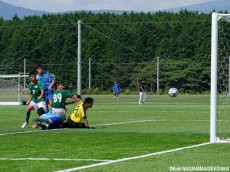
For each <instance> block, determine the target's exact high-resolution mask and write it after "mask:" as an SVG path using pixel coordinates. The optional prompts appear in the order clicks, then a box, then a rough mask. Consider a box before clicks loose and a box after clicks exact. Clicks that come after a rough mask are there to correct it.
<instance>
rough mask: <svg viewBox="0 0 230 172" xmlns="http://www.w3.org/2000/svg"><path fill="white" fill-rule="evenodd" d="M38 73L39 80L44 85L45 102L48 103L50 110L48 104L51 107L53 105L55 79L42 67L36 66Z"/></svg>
mask: <svg viewBox="0 0 230 172" xmlns="http://www.w3.org/2000/svg"><path fill="white" fill-rule="evenodd" d="M36 71H37V76H36V78H37V80H38V81H40V82H41V83H42V84H43V87H44V95H45V101H46V103H47V109H48V103H49V104H50V105H52V104H53V93H54V87H53V85H54V83H55V79H54V78H53V77H52V76H51V75H50V74H49V72H47V71H46V72H44V71H43V68H42V66H41V65H37V66H36Z"/></svg>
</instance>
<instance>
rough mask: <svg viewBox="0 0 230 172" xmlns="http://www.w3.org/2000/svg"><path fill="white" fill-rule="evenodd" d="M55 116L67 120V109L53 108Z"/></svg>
mask: <svg viewBox="0 0 230 172" xmlns="http://www.w3.org/2000/svg"><path fill="white" fill-rule="evenodd" d="M51 112H52V114H53V115H57V116H58V117H59V118H61V119H62V121H65V120H66V115H65V109H63V108H52V110H51Z"/></svg>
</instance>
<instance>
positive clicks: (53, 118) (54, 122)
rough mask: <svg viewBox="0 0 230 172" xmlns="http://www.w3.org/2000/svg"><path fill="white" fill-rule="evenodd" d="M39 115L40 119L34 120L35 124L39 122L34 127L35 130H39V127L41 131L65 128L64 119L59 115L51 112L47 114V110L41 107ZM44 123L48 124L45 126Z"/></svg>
mask: <svg viewBox="0 0 230 172" xmlns="http://www.w3.org/2000/svg"><path fill="white" fill-rule="evenodd" d="M37 113H38V116H39V118H34V119H33V121H34V122H37V123H36V124H34V125H33V128H37V127H38V126H40V127H41V129H43V130H46V129H55V128H62V127H63V121H62V119H61V118H60V117H58V116H57V115H54V114H52V113H51V111H49V112H48V113H46V112H45V110H44V109H43V108H42V107H41V108H39V109H38V110H37ZM42 122H45V123H46V124H43V123H42Z"/></svg>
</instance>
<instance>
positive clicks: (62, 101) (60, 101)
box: [52, 82, 81, 121]
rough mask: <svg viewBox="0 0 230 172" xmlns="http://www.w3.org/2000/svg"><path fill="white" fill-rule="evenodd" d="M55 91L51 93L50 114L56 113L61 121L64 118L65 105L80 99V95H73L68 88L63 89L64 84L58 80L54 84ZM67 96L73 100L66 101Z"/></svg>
mask: <svg viewBox="0 0 230 172" xmlns="http://www.w3.org/2000/svg"><path fill="white" fill-rule="evenodd" d="M54 88H55V92H54V94H53V105H52V114H54V115H58V116H59V117H60V118H61V119H62V120H63V121H65V120H66V115H65V112H66V109H65V105H67V104H73V103H76V102H79V101H80V100H81V96H80V95H77V96H76V95H73V94H72V93H71V92H70V91H69V90H63V88H64V86H63V85H62V84H61V83H60V82H56V83H55V84H54ZM67 98H72V99H73V100H74V101H71V102H68V103H66V99H67Z"/></svg>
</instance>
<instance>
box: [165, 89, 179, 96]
mask: <svg viewBox="0 0 230 172" xmlns="http://www.w3.org/2000/svg"><path fill="white" fill-rule="evenodd" d="M178 93H179V92H178V90H177V89H176V88H170V89H169V92H168V94H169V96H170V97H176V96H177V95H178Z"/></svg>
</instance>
